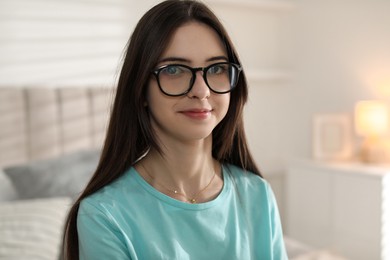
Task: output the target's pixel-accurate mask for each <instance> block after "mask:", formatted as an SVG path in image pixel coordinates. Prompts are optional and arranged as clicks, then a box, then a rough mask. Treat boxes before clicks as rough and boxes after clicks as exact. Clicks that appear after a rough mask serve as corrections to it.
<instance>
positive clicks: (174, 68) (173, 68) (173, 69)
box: [161, 66, 183, 76]
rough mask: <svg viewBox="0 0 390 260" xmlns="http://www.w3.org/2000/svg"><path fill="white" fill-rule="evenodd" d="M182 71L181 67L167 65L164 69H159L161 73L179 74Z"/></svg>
mask: <svg viewBox="0 0 390 260" xmlns="http://www.w3.org/2000/svg"><path fill="white" fill-rule="evenodd" d="M182 72H183V69H181V68H180V67H179V66H168V67H166V68H165V69H163V70H162V71H161V73H164V74H166V75H172V76H175V75H179V74H181V73H182Z"/></svg>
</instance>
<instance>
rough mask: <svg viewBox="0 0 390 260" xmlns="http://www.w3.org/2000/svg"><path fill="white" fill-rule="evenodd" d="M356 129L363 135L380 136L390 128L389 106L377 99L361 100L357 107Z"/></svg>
mask: <svg viewBox="0 0 390 260" xmlns="http://www.w3.org/2000/svg"><path fill="white" fill-rule="evenodd" d="M355 130H356V133H357V134H358V135H360V136H363V137H379V136H382V135H384V134H386V133H387V131H388V130H389V108H388V106H387V105H386V103H384V102H381V101H376V100H369V101H360V102H358V103H357V104H356V107H355Z"/></svg>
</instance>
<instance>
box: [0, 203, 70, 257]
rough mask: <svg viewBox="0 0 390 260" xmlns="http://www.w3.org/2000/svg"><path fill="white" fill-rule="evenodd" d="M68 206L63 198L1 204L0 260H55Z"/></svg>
mask: <svg viewBox="0 0 390 260" xmlns="http://www.w3.org/2000/svg"><path fill="white" fill-rule="evenodd" d="M71 203H72V200H71V199H70V198H66V197H65V198H49V199H36V200H20V201H13V202H2V203H0V259H7V260H16V259H17V260H27V259H28V260H54V259H58V258H59V256H60V247H61V241H62V229H63V224H64V221H65V217H66V214H67V212H68V210H69V208H70V205H71Z"/></svg>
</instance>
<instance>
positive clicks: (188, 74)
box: [153, 62, 242, 96]
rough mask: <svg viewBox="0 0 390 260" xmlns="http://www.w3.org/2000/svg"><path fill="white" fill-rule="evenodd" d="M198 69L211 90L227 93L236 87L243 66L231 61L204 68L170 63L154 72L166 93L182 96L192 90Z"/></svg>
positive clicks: (160, 86) (161, 88) (159, 84)
mask: <svg viewBox="0 0 390 260" xmlns="http://www.w3.org/2000/svg"><path fill="white" fill-rule="evenodd" d="M198 71H202V72H203V79H204V81H205V83H206V85H207V86H208V87H209V89H210V90H211V91H213V92H214V93H217V94H225V93H228V92H230V91H232V90H233V89H234V88H235V87H236V85H237V82H238V78H239V75H240V72H241V71H242V67H241V66H240V65H238V64H234V63H230V62H219V63H215V64H211V65H210V66H207V67H204V68H202V67H200V68H192V67H189V66H186V65H182V64H169V65H164V66H162V67H160V68H157V69H156V70H154V71H153V74H154V75H155V76H156V79H157V83H158V86H159V88H160V90H161V91H162V92H163V93H164V94H166V95H168V96H182V95H185V94H187V93H188V92H190V91H191V89H192V87H193V86H194V82H195V79H196V73H197V72H198Z"/></svg>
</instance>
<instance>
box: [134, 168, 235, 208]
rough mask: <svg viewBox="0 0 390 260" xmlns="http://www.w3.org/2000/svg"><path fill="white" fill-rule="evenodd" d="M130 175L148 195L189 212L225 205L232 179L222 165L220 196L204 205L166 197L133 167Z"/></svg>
mask: <svg viewBox="0 0 390 260" xmlns="http://www.w3.org/2000/svg"><path fill="white" fill-rule="evenodd" d="M130 174H131V175H132V176H134V177H135V179H136V181H137V182H138V183H139V184H140V185H141V186H142V188H143V189H144V190H146V191H147V192H148V193H150V194H151V195H152V196H154V197H156V198H157V199H159V200H161V201H163V202H164V203H167V204H169V205H171V206H174V207H178V208H183V209H189V210H203V209H207V208H210V207H213V206H215V205H218V204H219V203H223V201H225V198H226V196H227V193H228V191H229V190H230V179H229V176H228V174H227V171H226V170H225V166H224V165H222V177H223V187H222V190H221V192H220V193H219V194H218V196H217V197H216V198H214V199H213V200H210V201H207V202H203V203H195V204H192V203H186V202H183V201H180V200H177V199H174V198H172V197H170V196H168V195H165V194H164V193H162V192H160V191H158V190H157V189H156V188H154V187H153V186H152V185H150V184H149V183H148V182H147V181H146V180H145V179H144V178H143V177H142V176H141V175H140V174H139V172H138V171H137V170H136V169H135V168H134V167H131V169H130Z"/></svg>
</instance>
